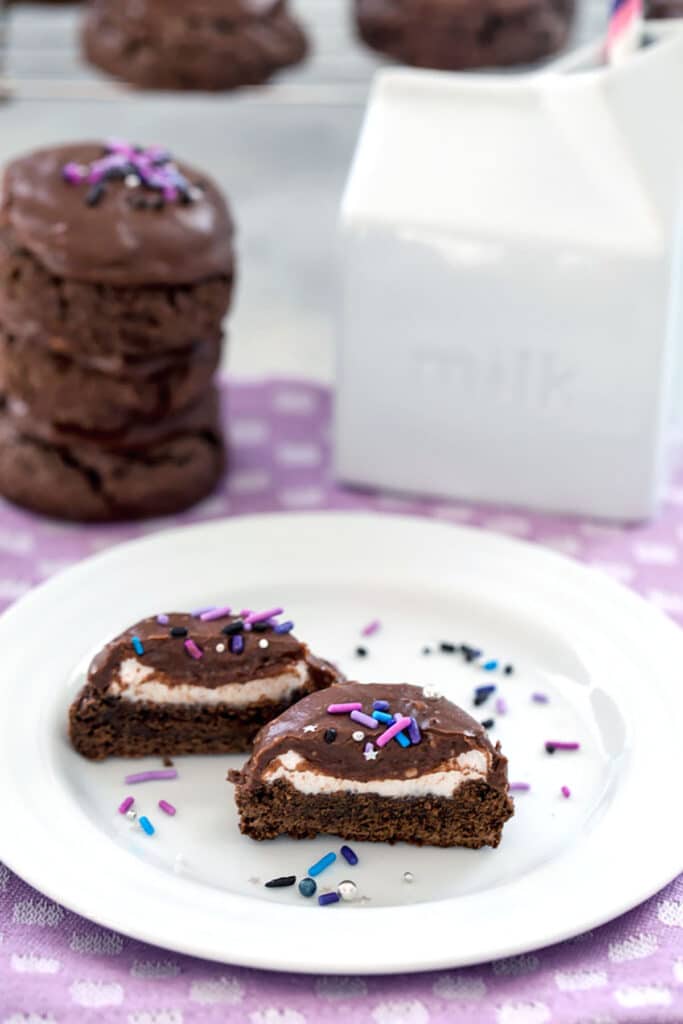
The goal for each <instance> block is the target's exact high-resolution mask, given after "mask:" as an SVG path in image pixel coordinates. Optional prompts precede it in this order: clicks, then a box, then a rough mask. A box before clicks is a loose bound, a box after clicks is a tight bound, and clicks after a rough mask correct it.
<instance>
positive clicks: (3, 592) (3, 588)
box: [0, 577, 31, 601]
mask: <svg viewBox="0 0 683 1024" xmlns="http://www.w3.org/2000/svg"><path fill="white" fill-rule="evenodd" d="M30 589H31V584H30V583H29V582H28V580H14V579H9V578H7V577H4V578H3V579H0V600H2V601H13V600H14V599H15V598H16V597H21V596H22V594H25V593H27V591H29V590H30Z"/></svg>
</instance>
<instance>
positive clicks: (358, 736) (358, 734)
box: [351, 729, 365, 743]
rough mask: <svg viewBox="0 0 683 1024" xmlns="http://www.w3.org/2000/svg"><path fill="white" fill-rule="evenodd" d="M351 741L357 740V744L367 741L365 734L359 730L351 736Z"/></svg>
mask: <svg viewBox="0 0 683 1024" xmlns="http://www.w3.org/2000/svg"><path fill="white" fill-rule="evenodd" d="M351 739H352V740H355V741H356V743H361V742H362V741H363V740H364V739H365V733H364V732H361V731H360V729H359V730H358V731H357V732H354V733H352V734H351Z"/></svg>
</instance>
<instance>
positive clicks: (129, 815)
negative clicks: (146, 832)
mask: <svg viewBox="0 0 683 1024" xmlns="http://www.w3.org/2000/svg"><path fill="white" fill-rule="evenodd" d="M137 816H138V812H137V811H134V810H133V809H132V808H131V810H130V811H126V817H127V818H128V820H129V821H135V819H136V818H137Z"/></svg>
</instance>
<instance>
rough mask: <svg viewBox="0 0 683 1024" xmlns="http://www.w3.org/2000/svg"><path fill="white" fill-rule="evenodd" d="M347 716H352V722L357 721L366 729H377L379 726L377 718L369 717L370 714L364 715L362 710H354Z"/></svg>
mask: <svg viewBox="0 0 683 1024" xmlns="http://www.w3.org/2000/svg"><path fill="white" fill-rule="evenodd" d="M349 718H352V719H353V720H354V722H358V724H359V725H364V726H365V727H366V729H377V728H378V727H379V722H378V721H377V719H376V718H371V717H370V715H366V714H365V712H363V711H355V710H354V711H352V712H351V714H350V715H349Z"/></svg>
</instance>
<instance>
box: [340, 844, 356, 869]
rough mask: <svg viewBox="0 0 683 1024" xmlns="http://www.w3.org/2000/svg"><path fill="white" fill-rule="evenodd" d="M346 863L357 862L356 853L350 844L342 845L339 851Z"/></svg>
mask: <svg viewBox="0 0 683 1024" xmlns="http://www.w3.org/2000/svg"><path fill="white" fill-rule="evenodd" d="M339 852H340V853H341V855H342V857H343V858H344V860H345V861H346V863H347V864H354V865H355V864H357V863H358V854H357V853H356V852H355V851H354V850H352V849H351V847H350V846H342V848H341V850H340V851H339Z"/></svg>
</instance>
